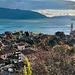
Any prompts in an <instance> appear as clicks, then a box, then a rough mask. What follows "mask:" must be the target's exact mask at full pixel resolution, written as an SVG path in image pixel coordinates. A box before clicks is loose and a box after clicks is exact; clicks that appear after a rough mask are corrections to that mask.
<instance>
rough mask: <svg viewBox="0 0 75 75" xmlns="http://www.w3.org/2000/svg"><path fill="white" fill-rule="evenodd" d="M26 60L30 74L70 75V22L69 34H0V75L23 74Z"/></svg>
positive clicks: (74, 67) (73, 52)
mask: <svg viewBox="0 0 75 75" xmlns="http://www.w3.org/2000/svg"><path fill="white" fill-rule="evenodd" d="M26 57H28V59H29V61H30V63H31V68H32V72H33V75H54V74H55V75H74V74H75V31H74V30H73V23H72V24H71V32H70V34H69V35H65V34H64V32H59V31H58V32H56V33H55V35H48V34H43V33H39V34H36V33H33V32H28V31H25V32H24V31H15V32H14V33H12V32H10V31H6V32H4V33H3V34H0V75H9V74H11V75H23V67H24V65H26V63H25V58H26ZM9 69H11V71H10V70H9ZM4 73H5V74H4Z"/></svg>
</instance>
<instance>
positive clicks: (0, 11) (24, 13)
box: [0, 8, 47, 19]
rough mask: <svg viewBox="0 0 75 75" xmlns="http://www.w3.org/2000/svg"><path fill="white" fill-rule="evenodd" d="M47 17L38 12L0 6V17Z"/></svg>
mask: <svg viewBox="0 0 75 75" xmlns="http://www.w3.org/2000/svg"><path fill="white" fill-rule="evenodd" d="M42 18H47V17H46V16H45V15H42V14H40V13H38V12H34V11H30V10H19V9H8V8H0V19H42Z"/></svg>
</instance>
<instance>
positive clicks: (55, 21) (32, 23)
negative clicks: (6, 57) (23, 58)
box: [0, 17, 75, 34]
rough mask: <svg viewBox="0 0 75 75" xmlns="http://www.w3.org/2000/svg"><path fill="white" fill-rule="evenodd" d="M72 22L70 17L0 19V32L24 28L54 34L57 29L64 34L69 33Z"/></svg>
mask: <svg viewBox="0 0 75 75" xmlns="http://www.w3.org/2000/svg"><path fill="white" fill-rule="evenodd" d="M71 22H73V23H74V28H75V21H72V20H71V18H68V17H63V18H61V17H59V18H49V19H39V20H5V19H4V20H3V19H0V33H4V32H5V31H12V32H14V31H15V30H24V31H30V32H35V33H40V32H41V33H47V34H54V33H55V32H57V31H64V32H65V33H66V34H69V33H70V24H71Z"/></svg>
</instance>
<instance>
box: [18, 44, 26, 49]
mask: <svg viewBox="0 0 75 75" xmlns="http://www.w3.org/2000/svg"><path fill="white" fill-rule="evenodd" d="M17 47H18V50H24V49H25V45H24V44H18V46H17Z"/></svg>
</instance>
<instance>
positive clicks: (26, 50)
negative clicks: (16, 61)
mask: <svg viewBox="0 0 75 75" xmlns="http://www.w3.org/2000/svg"><path fill="white" fill-rule="evenodd" d="M21 52H22V53H23V54H24V55H28V54H32V53H36V52H35V51H34V50H31V49H25V50H22V51H21Z"/></svg>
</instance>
